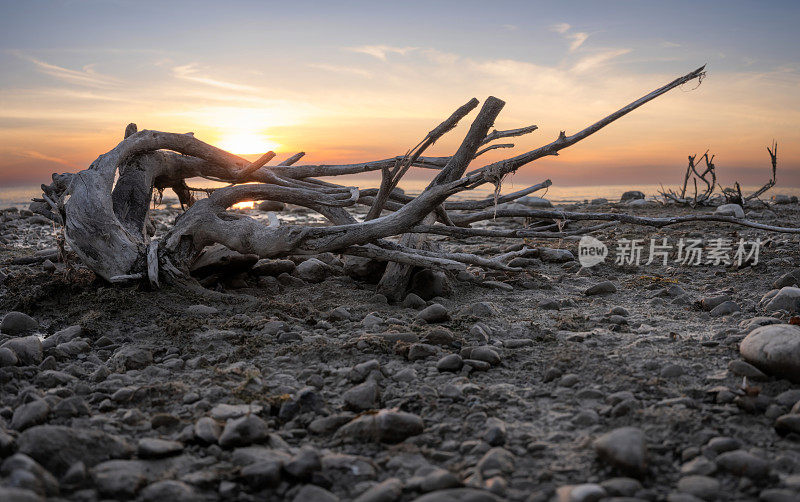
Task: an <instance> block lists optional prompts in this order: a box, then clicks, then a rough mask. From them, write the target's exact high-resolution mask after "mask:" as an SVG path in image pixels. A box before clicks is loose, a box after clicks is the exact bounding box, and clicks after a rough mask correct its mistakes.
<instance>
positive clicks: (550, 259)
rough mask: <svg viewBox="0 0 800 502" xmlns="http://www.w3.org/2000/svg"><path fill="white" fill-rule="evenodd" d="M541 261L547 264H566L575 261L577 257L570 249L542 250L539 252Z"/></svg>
mask: <svg viewBox="0 0 800 502" xmlns="http://www.w3.org/2000/svg"><path fill="white" fill-rule="evenodd" d="M539 259H541V260H542V261H543V262H545V263H565V262H568V261H574V260H575V255H574V254H572V251H570V250H569V249H552V248H541V249H540V250H539Z"/></svg>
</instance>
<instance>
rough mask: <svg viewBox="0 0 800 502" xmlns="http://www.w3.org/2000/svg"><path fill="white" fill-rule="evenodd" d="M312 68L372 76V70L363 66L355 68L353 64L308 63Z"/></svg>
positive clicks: (365, 76) (359, 75)
mask: <svg viewBox="0 0 800 502" xmlns="http://www.w3.org/2000/svg"><path fill="white" fill-rule="evenodd" d="M308 66H309V67H310V68H315V69H317V70H324V71H329V72H333V73H341V74H344V75H355V76H357V77H364V78H372V72H371V71H369V70H364V69H362V68H353V67H351V66H339V65H332V64H327V63H311V64H309V65H308Z"/></svg>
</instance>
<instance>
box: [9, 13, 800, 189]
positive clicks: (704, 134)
mask: <svg viewBox="0 0 800 502" xmlns="http://www.w3.org/2000/svg"><path fill="white" fill-rule="evenodd" d="M778 12H779V13H780V14H776V13H778ZM0 20H1V21H0V27H1V28H2V29H1V30H0V48H1V49H2V50H1V51H0V65H2V68H3V69H2V72H0V185H3V186H14V185H22V184H31V183H40V182H44V181H46V180H47V179H48V178H49V175H50V173H52V172H63V171H75V170H78V169H82V168H85V167H86V166H88V164H90V163H91V161H92V160H93V159H95V158H96V157H97V155H99V154H101V153H103V152H106V151H108V150H109V149H110V148H112V147H113V146H114V145H116V143H117V142H119V141H120V140H121V138H122V133H123V131H124V129H125V126H126V124H128V123H129V122H136V123H137V124H138V125H139V128H140V129H142V128H146V129H156V130H162V131H174V132H188V131H192V132H194V133H195V135H196V136H197V137H198V138H200V139H202V140H204V141H206V142H209V143H211V144H214V145H216V146H219V147H221V148H224V149H226V150H229V151H231V152H233V153H237V154H242V155H245V156H250V155H252V156H257V155H258V154H260V153H263V152H265V151H267V150H274V151H275V152H276V153H277V154H278V156H277V157H276V159H275V160H274V161H273V163H275V162H279V161H280V160H282V159H283V158H286V157H288V156H289V155H292V154H293V153H295V152H298V151H305V152H308V154H307V156H306V157H305V158H304V159H303V161H302V162H301V163H344V162H351V161H365V160H373V159H379V158H385V157H388V156H392V155H397V154H402V153H404V152H405V151H406V150H407V149H408V148H409V147H411V146H413V145H415V144H416V143H417V142H418V141H419V140H420V139H421V138H422V137H423V136H424V135H425V134H426V133H427V132H428V131H429V130H430V129H431V128H433V127H434V126H436V125H437V124H438V123H439V122H440V121H441V120H442V119H443V118H445V117H447V116H448V115H449V114H450V113H451V112H452V111H453V110H454V109H455V108H457V107H458V106H460V105H461V104H463V103H465V102H466V101H467V100H469V98H471V97H473V96H474V97H477V98H479V99H484V98H485V97H487V96H489V95H495V96H497V97H500V98H502V99H504V100H505V101H506V103H507V104H506V106H505V108H504V111H503V113H502V114H501V116H500V118H499V120H498V122H497V124H496V126H497V127H498V128H501V129H503V128H515V127H521V126H525V125H530V124H537V125H538V126H539V128H540V129H539V130H538V131H537V132H535V133H534V134H531V135H530V136H528V137H525V138H522V139H520V140H518V141H516V144H517V146H516V149H515V150H513V151H510V150H500V151H495V152H491V153H490V154H487V155H486V156H484V157H481V161H483V160H485V161H487V162H488V161H493V160H497V159H499V158H502V156H504V155H509V153H519V152H522V151H524V150H525V149H531V148H534V147H536V146H539V145H541V144H544V143H547V142H549V141H551V140H553V139H554V138H555V137H556V136H557V134H558V132H559V131H560V130H565V131H566V132H567V133H571V132H575V131H576V130H578V129H581V128H583V127H584V126H586V125H588V124H590V123H591V122H593V121H595V120H597V119H599V118H601V117H603V116H604V115H606V114H608V113H610V112H613V111H614V110H616V109H617V108H619V107H620V106H622V105H624V104H626V103H627V102H629V101H632V100H633V99H636V98H638V97H639V96H641V95H644V94H646V93H647V92H649V91H650V90H652V89H654V88H656V87H659V86H660V85H662V84H664V83H666V82H668V81H670V80H672V79H673V78H674V77H676V76H679V75H682V74H685V73H687V72H689V71H691V70H693V69H695V68H697V67H699V66H701V65H703V64H706V63H707V64H708V67H707V68H708V77H707V78H706V79H705V80H704V81H703V82H702V83H701V84H700V85H699V87H698V86H697V84H696V83H695V82H693V83H692V84H690V85H688V84H687V86H685V87H684V88H681V89H678V90H676V91H673V92H671V93H669V94H667V95H665V96H663V97H660V98H658V99H657V100H656V101H654V102H653V103H651V104H648V105H647V106H646V107H644V108H642V109H640V110H637V111H636V112H634V113H633V114H631V115H630V116H628V117H625V118H624V119H622V120H620V121H619V122H617V123H614V124H613V125H612V126H610V127H609V128H607V129H606V130H604V131H602V132H601V133H599V134H597V135H595V136H593V137H592V138H590V139H588V140H586V141H584V142H581V143H580V144H578V145H576V146H575V147H573V148H570V149H568V150H566V151H563V152H562V154H561V155H560V156H558V157H551V158H546V159H542V160H540V161H537V162H536V163H535V164H532V165H530V166H527V167H526V168H525V169H524V170H523V171H521V172H520V173H518V174H517V175H516V177H515V180H514V182H515V183H517V182H524V181H533V182H535V181H540V180H542V179H544V178H548V177H549V178H551V179H552V180H553V182H554V184H555V186H570V185H595V184H596V185H610V184H636V183H643V184H644V183H649V184H653V183H665V184H678V183H679V182H680V181H681V176H682V171H683V169H684V167H685V162H686V156H687V155H689V154H693V153H702V152H703V151H705V150H706V149H711V151H712V152H713V153H715V154H716V162H717V165H718V170H719V173H720V177H721V181H722V182H723V183H732V182H733V181H734V180H739V181H741V182H742V183H743V184H757V185H760V184H762V183H763V182H765V181H766V179H767V178H768V176H769V171H768V166H769V163H768V159H769V158H768V156H767V152H766V150H765V146H767V145H768V144H771V142H772V140H773V139H776V140H777V141H778V143H779V145H780V151H779V160H778V162H779V167H778V169H779V170H778V186H779V187H780V186H787V187H788V186H800V146H799V145H800V141H798V140H800V110H799V109H798V105H800V99H798V97H800V60H798V53H797V47H798V42H800V35H798V31H797V25H798V22H800V3H797V2H788V1H787V2H768V3H761V2H739V1H720V2H694V1H692V2H689V1H675V2H648V1H639V2H633V1H616V2H591V1H586V2H575V1H562V2H502V1H501V2H470V1H458V2H397V3H391V4H389V3H387V2H375V1H372V2H302V1H301V2H218V1H216V2H203V1H193V2H179V1H176V2H166V3H165V2H150V1H135V2H133V1H130V2H129V1H126V0H115V1H99V0H95V1H81V0H73V1H56V2H39V1H32V2H15V1H4V2H2V4H1V6H0ZM473 116H474V114H473ZM467 127H468V121H464V123H462V124H461V125H460V126H459V128H458V129H456V130H455V131H453V132H451V133H450V134H449V135H447V136H446V137H445V138H443V139H442V140H441V141H439V142H438V143H437V144H436V145H435V146H434V148H432V149H431V150H429V151H428V154H430V155H446V154H449V153H451V152H452V151H454V149H455V148H456V147H457V145H458V142H459V141H460V139H461V137H462V136H463V133H464V132H465V131H466V128H467ZM248 158H250V157H248ZM426 175H427V173H424V172H415V173H412V174H411V177H412V178H417V179H421V178H422V177H424V176H426Z"/></svg>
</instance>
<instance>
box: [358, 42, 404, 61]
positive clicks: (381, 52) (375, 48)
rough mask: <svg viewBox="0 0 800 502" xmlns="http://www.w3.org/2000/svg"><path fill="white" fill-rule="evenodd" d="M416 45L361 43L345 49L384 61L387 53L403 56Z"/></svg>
mask: <svg viewBox="0 0 800 502" xmlns="http://www.w3.org/2000/svg"><path fill="white" fill-rule="evenodd" d="M416 49H417V47H392V46H389V45H362V46H359V47H347V50H349V51H352V52H360V53H362V54H368V55H370V56H372V57H375V58H378V59H380V60H381V61H386V58H387V56H388V55H389V54H400V55H401V56H405V55H406V54H408V53H409V52H411V51H414V50H416Z"/></svg>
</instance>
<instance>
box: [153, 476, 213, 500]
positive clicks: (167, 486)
mask: <svg viewBox="0 0 800 502" xmlns="http://www.w3.org/2000/svg"><path fill="white" fill-rule="evenodd" d="M140 497H141V499H142V502H164V501H169V502H194V501H196V500H198V498H199V497H198V496H197V493H196V492H195V490H194V488H192V487H191V486H190V485H188V484H186V483H184V482H182V481H176V480H174V479H165V480H163V481H156V482H155V483H152V484H150V485H147V486H146V487H144V489H143V490H142V492H141V494H140Z"/></svg>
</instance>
